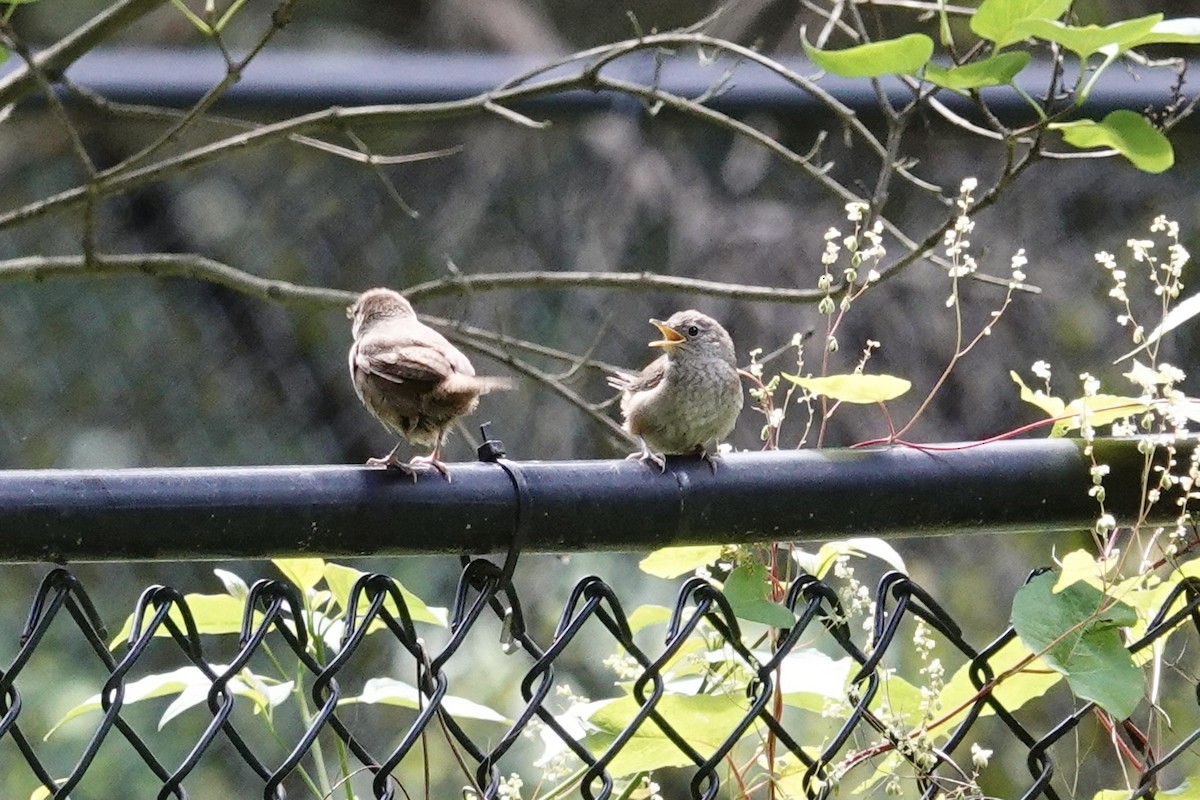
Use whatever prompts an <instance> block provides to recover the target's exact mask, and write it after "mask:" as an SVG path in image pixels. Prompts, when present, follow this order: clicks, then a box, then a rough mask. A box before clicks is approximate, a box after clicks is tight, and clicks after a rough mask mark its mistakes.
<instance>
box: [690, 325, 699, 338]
mask: <svg viewBox="0 0 1200 800" xmlns="http://www.w3.org/2000/svg"><path fill="white" fill-rule="evenodd" d="M699 335H700V329H699V328H697V327H696V326H695V325H691V326H689V327H688V336H699Z"/></svg>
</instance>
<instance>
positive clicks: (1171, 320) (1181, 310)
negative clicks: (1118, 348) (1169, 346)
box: [1113, 294, 1200, 364]
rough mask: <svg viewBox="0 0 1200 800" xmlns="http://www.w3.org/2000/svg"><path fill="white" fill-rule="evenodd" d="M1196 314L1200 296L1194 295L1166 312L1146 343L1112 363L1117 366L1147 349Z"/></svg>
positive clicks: (1199, 311) (1198, 311) (1199, 307)
mask: <svg viewBox="0 0 1200 800" xmlns="http://www.w3.org/2000/svg"><path fill="white" fill-rule="evenodd" d="M1197 314H1200V294H1194V295H1192V296H1191V297H1189V298H1187V299H1186V300H1182V301H1180V302H1179V304H1178V305H1176V306H1175V307H1174V308H1172V309H1171V310H1170V311H1168V312H1167V315H1166V316H1165V317H1163V320H1162V322H1160V323H1159V324H1158V327H1156V328H1155V329H1154V330H1152V331H1150V334H1149V335H1148V336H1147V337H1146V341H1144V342H1142V344H1140V345H1139V346H1137V347H1135V348H1134V349H1133V350H1130V351H1129V352H1128V353H1126V354H1125V355H1123V356H1121V357H1120V358H1118V359H1117V360H1116V361H1115V362H1113V363H1117V364H1119V363H1120V362H1122V361H1124V360H1125V359H1127V358H1129V357H1130V356H1132V355H1136V354H1138V353H1140V352H1142V351H1143V350H1145V349H1146V348H1147V347H1149V346H1150V345H1152V344H1154V343H1155V342H1157V341H1158V340H1159V339H1161V338H1162V337H1164V336H1166V335H1167V334H1168V333H1170V332H1171V331H1173V330H1175V329H1176V328H1178V327H1179V326H1180V325H1182V324H1183V323H1185V322H1187V321H1188V320H1189V319H1191V318H1192V317H1194V316H1196V315H1197Z"/></svg>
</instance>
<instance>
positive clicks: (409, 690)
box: [338, 678, 512, 724]
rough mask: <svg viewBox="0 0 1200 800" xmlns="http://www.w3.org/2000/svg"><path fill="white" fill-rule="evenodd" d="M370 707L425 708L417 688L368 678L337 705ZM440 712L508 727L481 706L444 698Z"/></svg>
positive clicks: (387, 680)
mask: <svg viewBox="0 0 1200 800" xmlns="http://www.w3.org/2000/svg"><path fill="white" fill-rule="evenodd" d="M350 703H370V704H373V705H384V706H400V707H401V708H414V709H416V708H423V707H424V706H426V705H428V704H429V701H428V699H427V698H423V697H421V696H420V695H419V694H418V692H417V687H415V686H412V685H411V684H407V683H405V682H404V681H398V680H395V679H394V678H371V679H370V680H368V681H367V682H366V683H365V684H363V691H362V694H360V695H357V696H355V697H347V698H344V699H342V700H339V701H338V705H339V706H340V705H345V704H350ZM441 708H442V709H443V710H445V711H447V712H449V713H450V715H451V716H452V717H455V718H457V719H481V720H484V721H486V722H502V723H506V724H508V723H511V722H512V720H510V719H508V718H506V717H505V716H504V715H502V714H500V713H498V712H496V711H494V710H492V709H490V708H488V707H487V706H485V705H481V704H479V703H476V702H474V701H473V700H467V699H466V698H464V697H456V696H455V695H451V694H448V695H446V696H445V697H443V698H442V704H441Z"/></svg>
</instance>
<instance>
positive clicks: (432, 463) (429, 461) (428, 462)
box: [408, 456, 451, 483]
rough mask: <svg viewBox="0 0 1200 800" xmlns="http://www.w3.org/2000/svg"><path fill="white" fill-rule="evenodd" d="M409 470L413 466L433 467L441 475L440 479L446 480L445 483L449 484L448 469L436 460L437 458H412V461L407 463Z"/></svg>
mask: <svg viewBox="0 0 1200 800" xmlns="http://www.w3.org/2000/svg"><path fill="white" fill-rule="evenodd" d="M408 463H409V465H410V466H409V469H412V467H413V466H422V467H433V468H434V469H436V470H437V471H438V472H440V473H442V477H443V478H445V479H446V483H450V481H451V478H450V468H449V467H447V466H446V465H445V464H443V463H442V462H441V461H439V460H438V458H437V456H414V457H413V459H412V461H409V462H408Z"/></svg>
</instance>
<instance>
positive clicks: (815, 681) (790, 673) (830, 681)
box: [779, 648, 854, 714]
mask: <svg viewBox="0 0 1200 800" xmlns="http://www.w3.org/2000/svg"><path fill="white" fill-rule="evenodd" d="M853 668H854V659H852V658H850V657H849V656H846V657H845V658H838V659H834V658H831V657H830V656H828V655H826V654H825V653H822V652H821V651H819V650H816V649H813V648H801V649H799V650H793V651H792V652H791V653H789V654H788V655H787V656H786V657H785V658H784V659H783V661H781V662H780V664H779V691H780V692H781V693H782V694H783V702H784V703H786V704H787V705H789V706H795V707H797V708H806V709H808V710H809V711H813V712H815V713H818V714H819V713H821V709H822V708H824V706H825V701H826V700H845V698H846V682H847V681H848V680H850V671H851V670H852V669H853Z"/></svg>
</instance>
